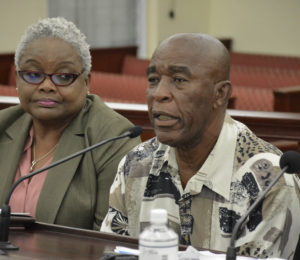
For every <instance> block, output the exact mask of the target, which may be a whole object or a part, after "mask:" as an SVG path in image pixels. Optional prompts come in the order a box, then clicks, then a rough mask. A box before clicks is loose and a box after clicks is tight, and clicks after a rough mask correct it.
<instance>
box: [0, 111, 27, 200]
mask: <svg viewBox="0 0 300 260" xmlns="http://www.w3.org/2000/svg"><path fill="white" fill-rule="evenodd" d="M30 126H31V119H30V117H28V116H27V115H24V116H22V117H20V118H19V119H17V120H16V122H15V123H13V124H12V125H11V126H10V127H9V128H8V129H7V130H6V131H5V134H3V135H2V137H1V140H0V165H1V173H0V198H1V201H0V203H1V205H2V203H4V200H5V198H6V197H7V194H8V192H9V190H10V188H11V186H12V184H13V181H14V178H15V175H16V171H17V168H18V163H19V160H20V157H21V155H22V153H23V149H24V145H25V142H26V140H27V138H28V131H29V128H30Z"/></svg>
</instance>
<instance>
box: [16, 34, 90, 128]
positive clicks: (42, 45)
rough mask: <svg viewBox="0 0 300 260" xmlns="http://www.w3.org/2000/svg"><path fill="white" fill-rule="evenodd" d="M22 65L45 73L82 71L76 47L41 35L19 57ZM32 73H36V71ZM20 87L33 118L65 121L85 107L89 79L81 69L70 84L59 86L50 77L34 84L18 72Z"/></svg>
mask: <svg viewBox="0 0 300 260" xmlns="http://www.w3.org/2000/svg"><path fill="white" fill-rule="evenodd" d="M19 67H20V70H21V71H32V72H39V73H45V74H53V73H73V74H80V73H81V72H82V70H83V67H82V63H81V61H80V57H79V55H78V54H77V52H76V50H75V49H74V48H73V47H72V46H71V45H70V44H69V43H66V42H65V41H63V40H61V39H57V38H42V39H38V40H35V41H33V42H32V43H30V44H29V45H28V46H27V48H26V49H25V52H24V54H23V55H22V57H21V59H20V63H19ZM17 74H18V73H17ZM32 75H33V77H35V75H36V74H34V73H33V74H32ZM17 89H18V95H19V99H20V102H21V105H22V107H23V109H24V110H25V111H26V112H28V113H29V114H31V115H32V117H33V120H34V121H35V120H37V121H40V122H44V123H49V122H53V123H62V124H65V123H68V122H70V121H71V120H72V119H73V118H74V116H76V115H77V113H78V112H79V111H80V110H81V109H82V107H83V105H84V103H85V99H86V96H87V93H88V89H89V80H88V79H85V78H84V76H83V74H82V73H81V74H80V75H79V76H78V77H77V78H76V80H75V81H74V82H73V83H72V84H70V85H68V86H57V85H55V84H54V83H53V82H52V81H51V79H50V77H46V79H45V80H44V81H43V82H42V83H40V84H38V85H34V84H30V83H27V82H25V81H24V80H23V79H22V78H21V77H20V75H17Z"/></svg>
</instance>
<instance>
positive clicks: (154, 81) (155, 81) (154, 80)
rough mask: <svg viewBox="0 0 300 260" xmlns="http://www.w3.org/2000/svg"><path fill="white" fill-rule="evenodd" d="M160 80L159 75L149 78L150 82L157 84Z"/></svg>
mask: <svg viewBox="0 0 300 260" xmlns="http://www.w3.org/2000/svg"><path fill="white" fill-rule="evenodd" d="M158 81H159V79H158V78H157V77H149V78H148V82H149V83H150V84H156V83H158Z"/></svg>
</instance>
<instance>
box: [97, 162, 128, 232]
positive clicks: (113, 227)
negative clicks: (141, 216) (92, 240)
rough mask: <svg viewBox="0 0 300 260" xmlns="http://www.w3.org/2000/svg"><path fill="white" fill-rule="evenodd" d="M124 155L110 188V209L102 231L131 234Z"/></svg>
mask: <svg viewBox="0 0 300 260" xmlns="http://www.w3.org/2000/svg"><path fill="white" fill-rule="evenodd" d="M125 161H126V157H124V158H123V159H122V160H121V162H120V164H119V166H118V171H117V175H116V177H115V180H114V182H113V184H112V186H111V188H110V195H109V209H108V212H107V214H106V216H105V218H104V220H103V222H102V225H101V229H100V231H102V232H109V233H116V234H119V235H129V233H128V217H127V210H126V205H125V176H124V164H125Z"/></svg>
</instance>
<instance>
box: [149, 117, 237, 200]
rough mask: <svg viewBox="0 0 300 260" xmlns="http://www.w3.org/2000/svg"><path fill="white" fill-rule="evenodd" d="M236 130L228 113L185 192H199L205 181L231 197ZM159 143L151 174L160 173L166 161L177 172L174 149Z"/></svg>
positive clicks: (205, 183) (221, 193)
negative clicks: (212, 144)
mask: <svg viewBox="0 0 300 260" xmlns="http://www.w3.org/2000/svg"><path fill="white" fill-rule="evenodd" d="M237 134H238V133H237V127H236V126H235V122H234V120H233V119H232V118H231V117H230V116H229V115H226V116H225V120H224V123H223V126H222V129H221V132H220V135H219V138H218V140H217V142H216V144H215V146H214V148H213V150H212V151H211V152H210V154H209V155H208V157H207V159H206V161H205V162H204V164H203V165H202V167H201V168H200V169H199V170H198V172H197V173H196V174H195V175H194V176H193V177H192V178H191V179H190V180H189V181H188V183H187V186H186V187H185V191H184V192H185V193H186V192H190V193H191V194H192V195H193V194H197V193H199V192H201V190H202V186H203V185H205V186H206V187H208V188H209V189H211V190H213V191H214V192H216V193H218V194H219V195H221V196H222V197H224V198H225V199H227V200H229V196H230V185H231V177H232V173H233V164H234V155H235V147H236V140H237ZM157 142H158V141H157ZM158 143H159V146H158V149H157V150H156V151H155V153H154V161H153V164H152V167H151V169H150V174H153V175H156V176H158V175H159V173H160V171H161V170H162V168H163V166H164V165H166V164H167V165H168V167H170V168H171V169H174V170H175V172H176V173H177V174H178V165H177V161H176V155H175V149H174V148H172V147H170V146H168V145H165V144H162V143H160V142H158ZM173 172H174V171H171V172H170V174H171V175H172V173H173Z"/></svg>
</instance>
